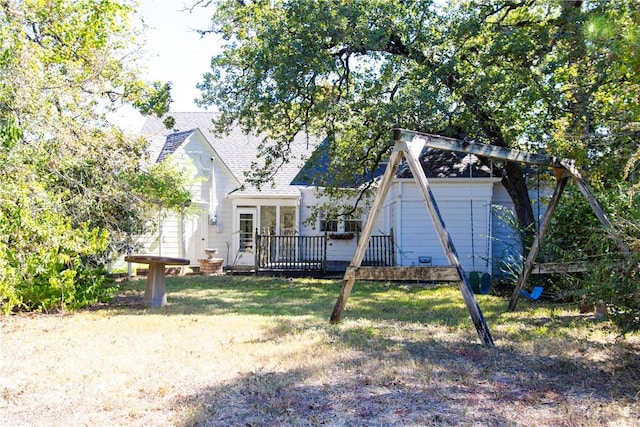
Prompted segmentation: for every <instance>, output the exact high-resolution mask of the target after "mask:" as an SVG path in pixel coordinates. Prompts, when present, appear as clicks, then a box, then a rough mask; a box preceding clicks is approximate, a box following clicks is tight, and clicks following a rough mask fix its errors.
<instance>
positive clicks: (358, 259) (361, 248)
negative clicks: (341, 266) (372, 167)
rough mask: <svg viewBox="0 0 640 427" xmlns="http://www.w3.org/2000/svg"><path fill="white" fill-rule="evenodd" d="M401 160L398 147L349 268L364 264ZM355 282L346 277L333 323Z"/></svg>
mask: <svg viewBox="0 0 640 427" xmlns="http://www.w3.org/2000/svg"><path fill="white" fill-rule="evenodd" d="M401 159H402V152H401V151H400V150H398V149H397V147H396V148H394V150H393V152H392V153H391V156H390V157H389V163H388V164H387V168H386V169H385V171H384V175H383V176H382V180H381V182H380V187H379V188H378V192H377V193H376V197H375V198H374V199H373V204H372V205H371V209H370V211H369V215H367V219H366V221H365V223H364V227H362V234H361V235H360V240H358V245H357V246H356V250H355V252H354V254H353V258H352V259H351V264H350V265H349V267H360V265H361V264H362V260H363V259H364V255H365V253H366V251H367V246H368V245H369V239H370V238H371V234H373V227H374V225H375V221H376V217H377V216H378V213H379V212H380V209H382V206H383V203H384V200H385V198H386V197H387V193H388V192H389V188H390V187H391V183H392V182H393V177H394V175H395V173H396V170H397V169H398V165H399V164H400V160H401ZM354 282H355V279H348V278H346V277H345V280H344V282H343V283H342V289H340V295H339V296H338V300H337V301H336V305H335V306H334V307H333V312H332V313H331V319H330V322H331V323H338V322H339V321H340V318H341V317H342V312H343V311H344V308H345V306H346V305H347V300H348V299H349V295H351V290H352V289H353V284H354Z"/></svg>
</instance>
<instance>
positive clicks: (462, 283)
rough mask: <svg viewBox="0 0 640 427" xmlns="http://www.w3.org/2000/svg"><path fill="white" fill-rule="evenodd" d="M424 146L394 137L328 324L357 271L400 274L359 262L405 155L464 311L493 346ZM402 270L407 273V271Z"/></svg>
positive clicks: (341, 305) (343, 303) (335, 316)
mask: <svg viewBox="0 0 640 427" xmlns="http://www.w3.org/2000/svg"><path fill="white" fill-rule="evenodd" d="M400 136H401V134H399V133H397V132H394V138H395V137H400ZM423 148H424V141H423V140H421V139H416V140H410V141H403V140H400V139H398V138H396V140H395V146H394V149H393V151H392V153H391V156H390V157H389V163H388V165H387V168H386V169H385V172H384V175H383V176H382V180H381V181H380V187H379V188H378V191H377V193H376V196H375V198H374V200H373V204H372V206H371V211H370V213H369V215H368V216H367V219H366V221H365V224H364V227H363V229H362V234H361V236H360V240H359V241H358V245H357V247H356V250H355V252H354V254H353V258H352V259H351V263H350V265H349V267H348V269H347V272H346V273H345V276H344V282H343V285H342V289H341V291H340V295H339V296H338V300H337V301H336V305H335V307H334V309H333V313H332V314H331V323H337V322H339V321H340V319H341V317H342V312H343V311H344V308H345V306H346V303H347V299H348V298H349V295H350V294H351V290H352V289H353V285H354V283H355V280H356V278H361V275H360V272H362V275H364V274H365V272H368V274H373V275H376V276H379V277H387V276H389V275H393V274H400V273H401V272H402V271H403V270H399V269H397V268H395V270H390V269H389V267H377V268H375V269H377V270H378V271H377V272H376V273H372V272H373V271H374V270H373V269H372V270H369V269H364V270H363V269H362V267H361V264H362V260H363V259H364V254H365V251H366V249H367V245H368V243H369V239H370V238H371V233H372V231H373V227H374V224H375V220H376V218H377V216H378V213H379V212H380V210H381V208H382V206H383V203H384V200H385V198H386V196H387V193H388V191H389V188H390V187H391V183H392V182H393V178H394V176H395V173H396V170H397V169H398V166H399V164H400V160H402V157H403V156H404V157H405V159H406V161H407V164H408V165H409V169H410V170H411V173H412V175H413V177H414V179H415V180H416V183H417V184H418V187H419V188H420V190H421V191H420V193H421V195H422V197H423V201H424V203H425V207H426V208H427V212H428V214H429V216H430V217H431V220H432V222H433V226H434V229H435V231H436V234H437V235H438V239H439V240H440V244H441V246H442V248H443V250H444V252H445V255H446V256H447V259H448V261H449V264H450V265H451V267H450V268H452V269H453V274H452V275H451V277H452V278H453V280H455V281H456V282H457V283H458V288H459V289H460V291H461V292H462V296H463V298H464V300H465V303H466V305H467V310H468V311H469V315H470V316H471V319H472V321H473V324H474V326H475V328H476V332H477V333H478V336H479V338H480V341H481V342H482V345H484V346H485V347H488V348H494V347H495V344H494V343H493V338H492V337H491V333H490V332H489V328H488V326H487V323H486V321H485V319H484V316H483V315H482V311H481V310H480V306H479V305H478V302H477V301H476V299H475V296H474V294H473V291H472V288H471V284H470V283H469V281H468V279H467V277H466V275H465V273H464V270H463V268H462V264H461V263H460V259H459V257H458V254H457V252H456V249H455V247H454V245H453V241H452V240H451V236H450V235H449V232H448V231H447V229H446V227H445V224H444V221H443V219H442V216H441V215H440V211H439V209H438V205H437V203H436V200H435V198H434V196H433V193H432V192H431V188H430V186H429V182H428V180H427V177H426V175H425V173H424V170H423V169H422V166H421V165H420V161H419V157H420V152H421V151H422V149H423ZM413 268H420V267H413ZM404 271H405V272H406V270H404ZM413 271H415V273H409V275H410V277H418V275H419V274H423V273H425V272H423V271H420V272H418V270H413ZM405 279H406V277H405Z"/></svg>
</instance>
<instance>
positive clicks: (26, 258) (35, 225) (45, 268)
mask: <svg viewBox="0 0 640 427" xmlns="http://www.w3.org/2000/svg"><path fill="white" fill-rule="evenodd" d="M47 197H48V195H47V194H46V193H45V192H43V191H42V188H41V187H40V188H38V187H37V184H35V183H33V185H32V186H31V187H30V188H29V187H25V186H20V184H19V183H16V185H15V186H7V187H4V188H2V190H0V200H3V203H2V204H1V205H0V236H1V237H0V309H1V311H2V312H3V313H9V312H12V311H14V310H47V311H49V310H53V309H75V308H78V307H83V306H85V305H87V304H91V303H94V302H96V301H102V300H104V299H106V298H109V297H110V296H111V294H112V292H113V291H114V290H115V288H112V287H109V283H110V282H109V279H108V278H107V273H106V271H105V270H104V269H103V268H99V267H91V266H89V265H87V263H86V262H85V257H86V256H88V255H92V254H96V253H101V252H104V250H105V249H106V247H107V233H106V232H104V231H101V230H100V229H98V228H90V227H89V226H88V225H87V224H82V225H81V226H80V227H78V228H72V226H71V223H70V222H69V220H68V219H66V218H65V216H64V214H63V213H60V212H57V211H56V207H55V206H56V204H57V203H52V202H51V201H49V200H48V198H47ZM34 213H37V215H34Z"/></svg>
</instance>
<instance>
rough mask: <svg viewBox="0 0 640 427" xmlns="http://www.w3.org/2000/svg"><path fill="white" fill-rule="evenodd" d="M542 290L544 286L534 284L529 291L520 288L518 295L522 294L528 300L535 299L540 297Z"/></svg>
mask: <svg viewBox="0 0 640 427" xmlns="http://www.w3.org/2000/svg"><path fill="white" fill-rule="evenodd" d="M543 290H544V288H543V287H542V286H536V287H535V288H533V290H532V291H531V293H529V292H528V291H525V290H524V289H523V290H521V291H520V295H522V296H523V297H525V298H526V299H528V300H529V301H536V300H537V299H538V298H540V295H542V291H543Z"/></svg>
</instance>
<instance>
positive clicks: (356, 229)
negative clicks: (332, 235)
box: [344, 219, 362, 233]
mask: <svg viewBox="0 0 640 427" xmlns="http://www.w3.org/2000/svg"><path fill="white" fill-rule="evenodd" d="M361 231H362V221H360V220H359V219H348V220H346V221H345V222H344V232H345V233H360V232H361Z"/></svg>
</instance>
